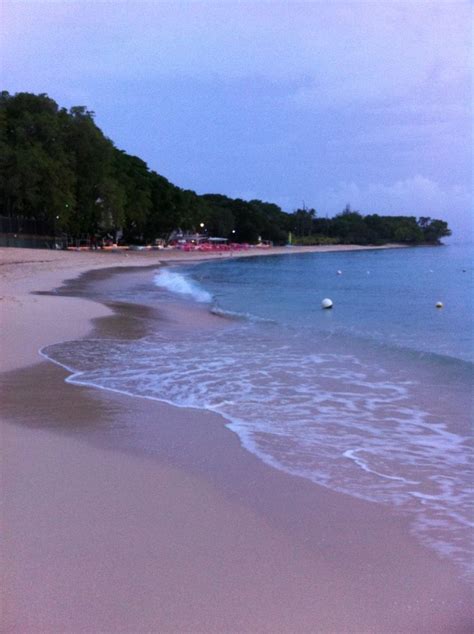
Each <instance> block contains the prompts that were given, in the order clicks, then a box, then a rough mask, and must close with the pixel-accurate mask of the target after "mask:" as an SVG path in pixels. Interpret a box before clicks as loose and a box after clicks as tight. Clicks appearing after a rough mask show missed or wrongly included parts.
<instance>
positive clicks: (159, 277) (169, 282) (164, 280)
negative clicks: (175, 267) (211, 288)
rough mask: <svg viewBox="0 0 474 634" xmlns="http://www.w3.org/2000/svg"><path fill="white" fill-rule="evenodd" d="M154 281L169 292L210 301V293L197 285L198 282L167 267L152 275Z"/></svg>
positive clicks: (201, 300)
mask: <svg viewBox="0 0 474 634" xmlns="http://www.w3.org/2000/svg"><path fill="white" fill-rule="evenodd" d="M154 283H155V285H156V286H159V287H160V288H164V289H166V290H167V291H170V292H171V293H176V294H177V295H184V296H186V297H188V298H191V299H194V300H195V301H197V302H201V303H210V302H212V295H211V294H210V293H208V292H207V291H206V290H205V289H204V288H202V287H201V286H199V284H198V283H197V282H195V281H194V280H192V279H191V278H190V277H188V276H187V275H184V274H182V273H178V272H177V271H171V270H169V269H163V270H161V271H159V272H158V273H157V274H156V275H155V277H154Z"/></svg>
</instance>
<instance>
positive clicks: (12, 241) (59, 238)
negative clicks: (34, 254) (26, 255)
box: [0, 216, 68, 249]
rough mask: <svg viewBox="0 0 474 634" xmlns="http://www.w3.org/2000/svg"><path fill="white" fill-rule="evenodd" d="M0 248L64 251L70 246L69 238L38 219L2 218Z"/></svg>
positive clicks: (0, 222)
mask: <svg viewBox="0 0 474 634" xmlns="http://www.w3.org/2000/svg"><path fill="white" fill-rule="evenodd" d="M0 246H2V247H27V248H30V249H63V248H65V247H67V246H68V236H67V235H65V234H64V233H61V232H59V231H58V232H57V233H56V228H55V227H51V224H50V223H46V222H44V221H42V220H36V218H22V217H21V216H0Z"/></svg>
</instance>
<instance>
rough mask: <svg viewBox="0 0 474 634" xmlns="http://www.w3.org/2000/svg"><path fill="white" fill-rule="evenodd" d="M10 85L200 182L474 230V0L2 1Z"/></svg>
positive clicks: (169, 173) (188, 183) (289, 207)
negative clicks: (75, 109)
mask: <svg viewBox="0 0 474 634" xmlns="http://www.w3.org/2000/svg"><path fill="white" fill-rule="evenodd" d="M0 19H1V27H0V28H1V37H0V46H1V48H0V59H1V80H2V81H1V84H2V89H3V90H8V91H9V92H10V93H12V94H13V93H16V92H21V91H26V92H34V93H47V94H48V95H49V96H50V97H52V98H53V99H55V101H57V102H58V104H59V105H60V106H65V107H68V108H69V107H71V106H74V105H85V106H87V107H88V109H89V110H93V111H94V112H95V113H96V122H97V124H98V126H99V127H100V128H101V129H102V130H103V131H104V133H105V134H106V135H107V136H108V137H109V138H111V139H112V140H113V141H114V143H115V144H116V146H117V147H119V148H121V149H123V150H125V151H126V152H128V153H131V154H135V155H137V156H139V157H140V158H142V159H143V160H145V161H146V162H147V163H148V165H149V167H150V168H151V169H153V170H155V171H157V172H158V173H160V174H162V175H163V176H165V177H166V178H168V179H169V180H170V181H171V182H173V183H174V184H176V185H178V186H180V187H183V188H185V189H192V190H194V191H196V192H197V193H199V194H203V193H221V194H225V195H228V196H231V197H233V198H237V197H238V198H244V199H246V200H250V199H254V198H257V199H261V200H265V201H268V202H274V203H277V204H278V205H280V206H281V207H282V208H283V209H284V210H285V211H293V210H294V209H296V208H298V207H301V206H302V205H303V204H304V205H306V206H307V207H310V208H311V207H312V208H315V209H316V212H317V215H318V216H322V217H324V216H326V215H328V216H332V215H334V214H336V213H338V212H340V211H341V210H342V209H343V208H344V207H345V206H346V205H347V204H350V206H351V207H352V208H353V209H357V210H359V211H360V212H361V213H364V214H368V213H380V214H390V215H396V214H403V215H415V216H431V217H435V218H443V219H446V220H448V222H449V224H450V226H451V227H452V229H453V231H454V233H455V235H456V234H457V236H458V237H466V235H469V236H471V237H472V231H473V224H472V219H473V199H474V196H473V127H472V124H473V92H472V90H473V82H472V79H473V31H472V19H473V4H472V2H470V1H469V0H410V1H404V0H400V1H398V0H389V1H385V2H384V1H383V0H376V1H365V2H362V1H359V0H352V1H339V0H321V1H318V0H315V1H312V2H293V1H291V0H290V1H288V0H287V1H286V2H278V0H275V1H272V2H269V1H266V2H264V1H259V2H251V1H240V2H236V1H233V0H231V1H223V2H203V1H201V2H192V1H184V0H178V1H174V2H160V1H154V2H138V1H134V0H121V1H119V0H116V1H114V0H109V1H107V2H104V1H101V0H95V1H94V0H89V1H84V0H78V1H73V0H72V1H71V0H62V1H53V2H44V1H43V0H23V1H12V0H2V4H1V15H0Z"/></svg>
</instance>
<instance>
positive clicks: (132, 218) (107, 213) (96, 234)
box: [0, 91, 451, 246]
mask: <svg viewBox="0 0 474 634" xmlns="http://www.w3.org/2000/svg"><path fill="white" fill-rule="evenodd" d="M0 129H1V137H0V145H1V150H2V156H3V160H2V163H1V166H0V201H1V202H0V204H1V210H0V245H4V246H5V245H15V244H16V242H18V244H17V246H22V245H24V244H25V241H27V238H31V239H37V238H38V237H39V236H41V237H42V238H43V240H42V241H41V242H42V243H43V244H44V245H46V244H49V245H50V246H52V245H54V246H57V245H62V246H64V245H67V244H69V243H78V242H81V241H84V242H86V243H88V244H98V243H103V242H104V240H110V241H112V242H113V243H118V244H120V242H122V243H124V244H136V245H147V244H156V243H157V242H158V241H167V240H168V239H169V236H170V235H172V234H173V232H176V230H178V229H179V230H181V231H184V232H188V233H189V232H193V233H198V232H199V234H200V235H202V236H205V237H206V236H207V237H208V238H211V237H214V238H215V239H216V238H221V239H223V240H227V241H229V242H232V243H235V244H256V243H273V244H275V245H284V244H288V243H290V244H294V245H334V244H358V245H376V246H380V245H383V244H386V243H401V244H408V245H420V244H440V242H441V239H442V238H443V237H445V236H449V235H451V230H450V229H449V227H448V224H447V222H445V221H444V220H438V219H432V218H430V217H420V218H416V217H415V216H407V215H399V216H381V215H378V214H371V215H363V214H361V213H360V212H359V211H354V210H352V209H351V208H350V206H349V205H347V206H346V208H345V209H344V210H343V211H341V213H339V214H338V215H336V216H335V217H333V218H327V217H321V215H318V214H317V213H316V211H315V210H314V209H311V208H309V209H308V208H306V207H303V208H301V209H297V210H295V211H294V212H292V213H288V212H285V211H283V210H282V209H281V208H280V207H279V206H278V205H276V204H274V203H269V202H263V201H261V200H250V201H246V200H242V199H240V198H237V199H233V198H229V197H228V196H225V195H222V194H204V195H198V194H196V192H194V191H191V190H186V189H182V188H180V187H178V186H176V185H174V184H173V183H171V182H170V181H168V180H167V179H166V178H165V177H164V176H162V175H160V174H157V173H156V172H155V171H153V170H151V169H150V168H149V167H148V165H147V164H146V163H145V161H143V160H142V159H140V158H138V157H136V156H132V155H130V154H127V153H126V152H124V151H123V150H120V149H118V148H117V147H116V146H115V145H114V143H113V141H111V140H110V139H108V138H107V137H106V136H105V135H104V134H103V132H102V131H101V130H100V129H99V127H98V126H97V125H96V123H95V121H94V113H93V112H91V111H89V110H87V108H86V107H85V106H74V107H72V108H70V109H69V110H68V109H66V108H61V107H60V106H58V104H57V103H56V102H55V101H54V100H53V99H51V98H50V97H48V95H46V94H39V95H35V94H31V93H17V94H15V95H10V94H9V93H8V92H7V91H3V92H2V93H1V96H0ZM22 238H24V240H23V241H22Z"/></svg>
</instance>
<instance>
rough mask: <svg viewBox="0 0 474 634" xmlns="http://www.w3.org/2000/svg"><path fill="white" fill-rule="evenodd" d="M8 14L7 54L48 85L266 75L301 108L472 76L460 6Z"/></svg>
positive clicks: (13, 9) (137, 6)
mask: <svg viewBox="0 0 474 634" xmlns="http://www.w3.org/2000/svg"><path fill="white" fill-rule="evenodd" d="M4 5H5V7H4V37H3V38H2V39H3V41H4V49H5V54H6V55H7V56H8V58H9V59H10V60H11V61H12V62H14V61H15V59H16V60H17V62H18V63H19V64H23V65H24V64H26V65H27V66H28V67H29V68H31V69H36V71H37V72H39V73H40V74H41V75H43V76H45V77H55V76H56V77H57V76H59V77H61V76H62V75H63V73H64V72H66V73H73V74H78V75H81V76H95V77H102V78H106V77H109V78H114V77H115V78H121V79H127V78H138V77H143V78H145V77H146V78H148V80H150V79H151V78H153V77H154V78H159V77H177V76H181V77H186V76H189V77H193V78H197V77H202V78H203V79H204V80H209V79H212V78H221V79H225V80H226V81H229V80H233V79H236V80H238V79H241V78H244V77H265V78H267V79H269V80H272V81H276V82H281V81H283V82H288V81H289V80H291V81H296V82H297V84H298V86H297V88H296V89H295V90H294V91H293V92H292V94H291V96H290V97H291V100H292V102H293V103H294V104H295V105H298V106H304V107H308V106H309V107H312V106H314V105H317V106H320V105H324V106H328V105H331V104H334V103H340V102H341V101H344V102H346V101H348V100H357V101H359V100H372V99H376V98H380V97H381V96H384V97H394V96H398V95H402V94H407V93H408V92H409V91H410V90H411V89H413V87H415V86H417V85H419V84H420V83H423V82H425V81H427V80H428V79H429V80H430V81H431V82H433V81H435V82H437V83H439V84H440V85H450V84H451V83H452V82H453V81H455V80H457V78H459V76H463V77H464V76H466V73H468V71H469V68H470V60H469V44H468V42H469V38H470V29H469V27H468V26H467V25H468V23H469V18H470V15H471V13H470V8H469V6H468V3H462V2H461V3H455V4H452V3H446V4H445V3H432V2H430V3H414V2H410V1H409V2H404V1H403V0H402V1H400V2H383V3H373V2H337V3H326V2H312V3H307V2H285V3H280V2H274V3H265V2H228V3H220V4H217V3H206V2H186V3H185V2H182V3H161V2H126V3H120V2H114V3H108V2H81V1H77V2H63V3H51V2H37V3H33V2H27V3H15V2H5V3H4ZM45 59H48V60H49V64H44V60H45Z"/></svg>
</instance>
